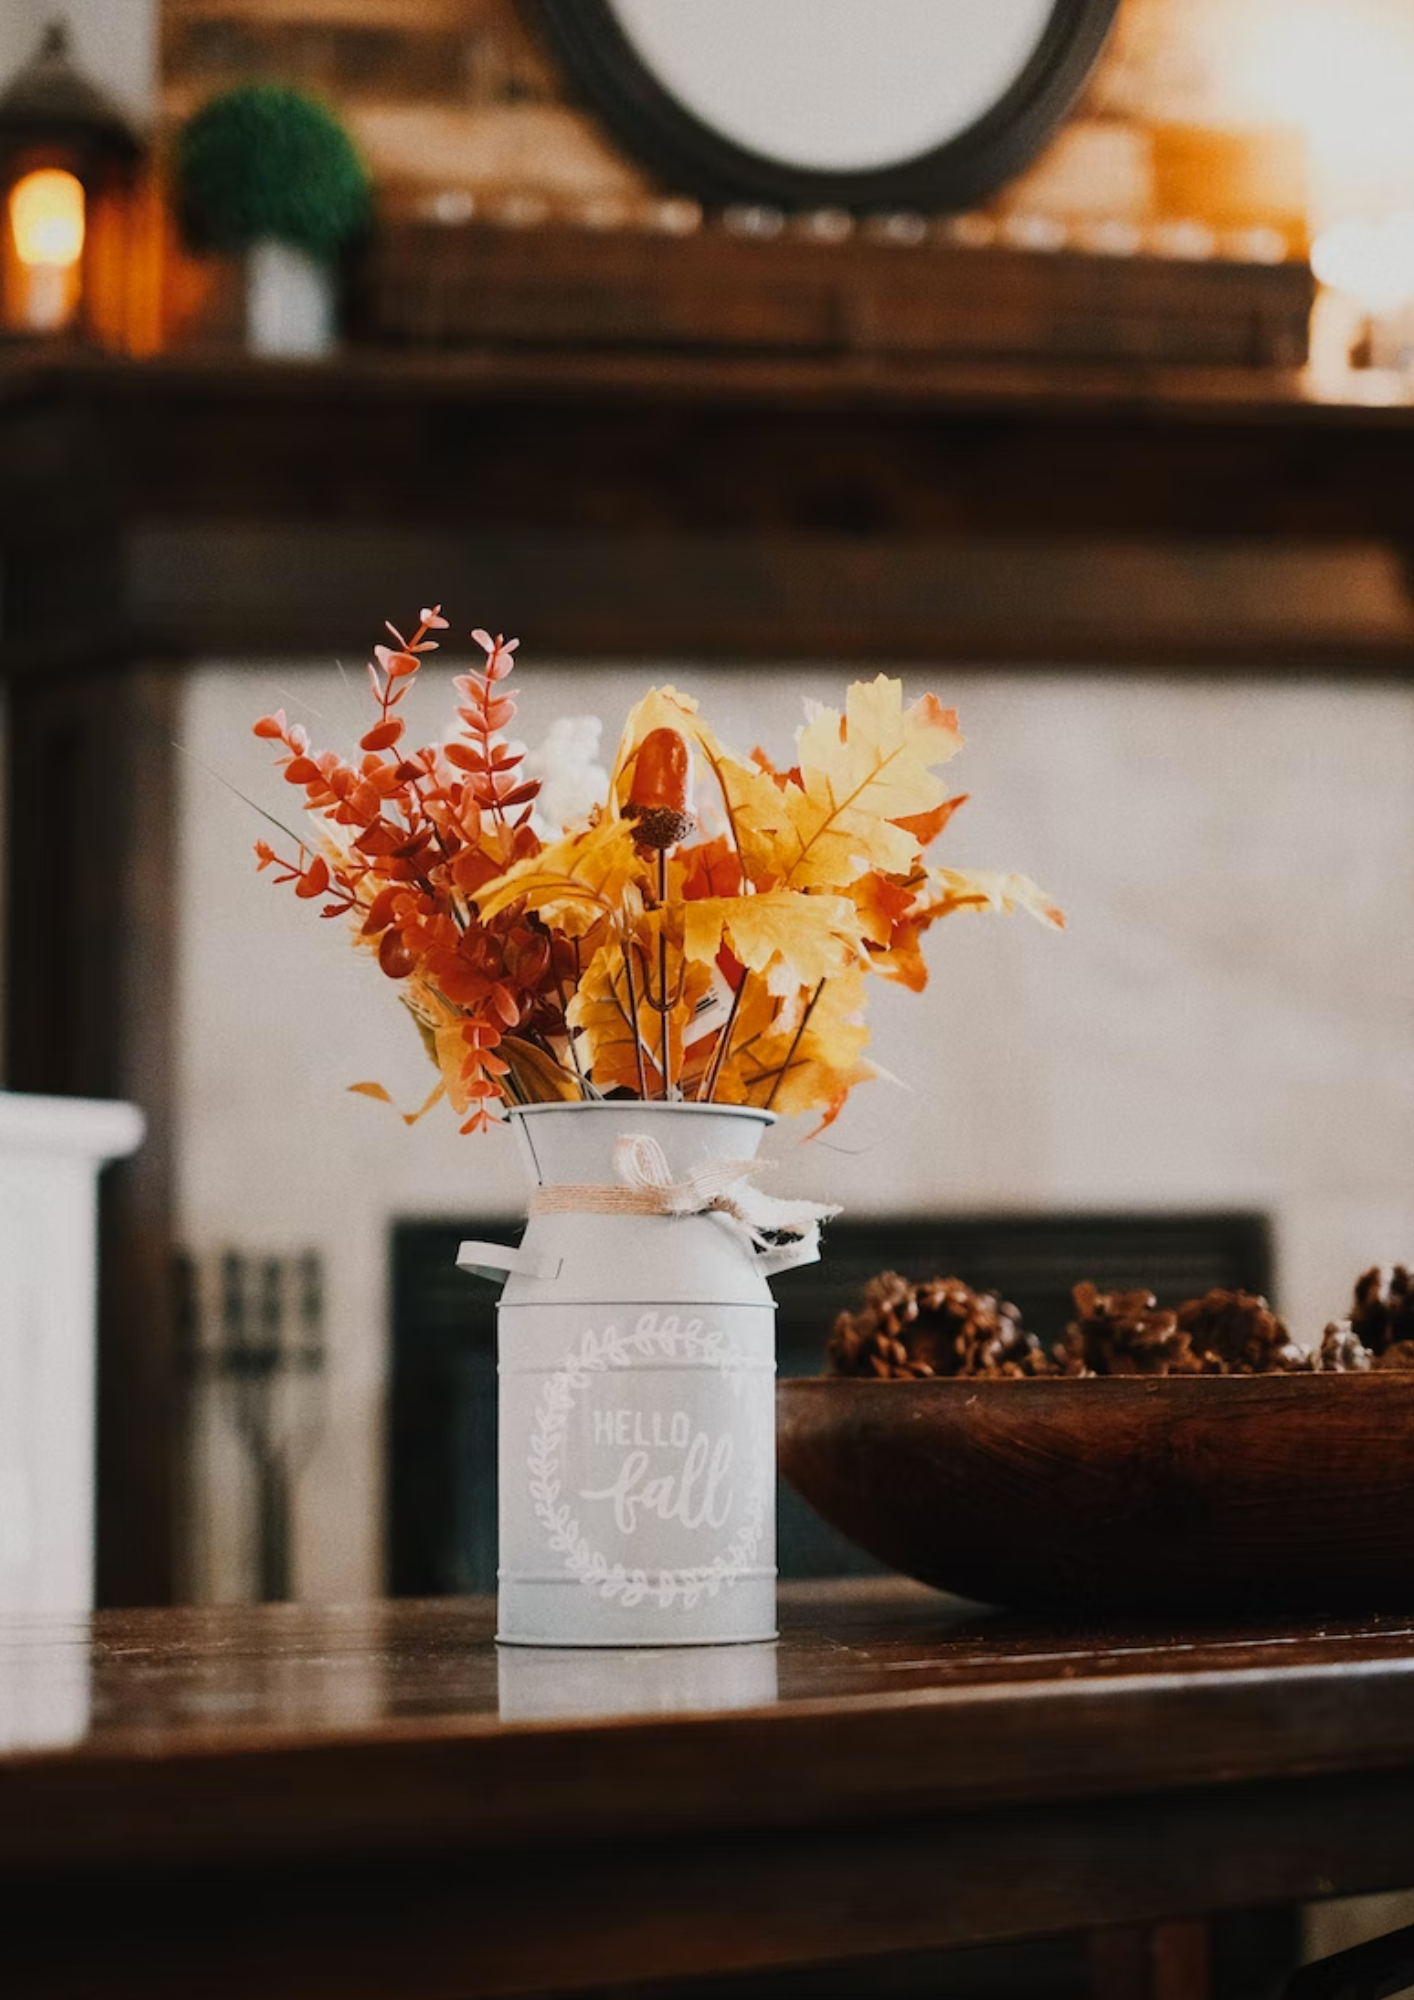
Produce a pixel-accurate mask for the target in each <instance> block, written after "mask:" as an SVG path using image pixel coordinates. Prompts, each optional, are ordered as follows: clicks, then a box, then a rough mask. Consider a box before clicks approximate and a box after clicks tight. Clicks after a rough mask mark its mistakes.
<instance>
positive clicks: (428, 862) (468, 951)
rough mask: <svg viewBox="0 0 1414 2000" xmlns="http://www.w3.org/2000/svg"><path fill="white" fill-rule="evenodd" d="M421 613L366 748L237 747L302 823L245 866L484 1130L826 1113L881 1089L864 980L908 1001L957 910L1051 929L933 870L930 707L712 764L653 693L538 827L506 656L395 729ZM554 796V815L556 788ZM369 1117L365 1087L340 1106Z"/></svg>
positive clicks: (280, 729)
mask: <svg viewBox="0 0 1414 2000" xmlns="http://www.w3.org/2000/svg"><path fill="white" fill-rule="evenodd" d="M446 629H447V620H446V619H445V618H443V617H442V615H441V611H440V608H434V609H431V610H425V611H423V612H422V614H421V616H420V619H419V621H418V624H417V626H416V629H415V630H414V631H413V632H412V633H411V634H410V635H409V636H407V637H404V635H403V634H402V633H401V632H399V631H398V630H397V629H396V628H395V627H393V626H391V625H390V626H389V627H388V631H389V635H390V639H391V643H390V644H386V645H380V646H378V647H376V648H375V649H374V658H373V660H372V661H371V662H370V664H369V669H368V672H369V680H370V683H371V686H372V691H373V701H374V705H375V714H374V716H373V719H372V722H371V724H370V727H369V728H368V729H367V731H366V732H365V733H364V735H363V737H362V739H361V741H360V743H359V747H358V752H357V754H356V755H354V756H352V757H348V758H345V757H341V756H339V755H337V754H336V753H335V752H333V751H322V752H316V751H314V750H313V749H312V748H311V746H310V742H309V738H308V735H307V733H306V731H305V730H304V729H303V728H302V727H301V726H300V725H299V724H298V723H290V722H288V721H287V720H286V718H285V715H284V713H283V712H280V713H278V714H275V715H267V716H264V717H262V718H261V720H260V721H259V722H257V723H256V725H255V733H256V735H257V736H259V737H262V738H266V739H268V740H269V741H270V742H272V743H275V744H278V746H279V755H280V761H281V764H282V766H283V772H284V777H285V780H286V782H287V783H288V784H290V785H292V786H294V787H295V788H296V789H297V790H298V791H300V792H301V793H302V794H303V800H304V807H305V810H306V812H307V813H308V814H309V815H310V816H311V818H312V819H313V821H314V822H315V825H316V827H317V829H318V830H317V833H316V834H315V836H314V837H313V838H306V839H303V840H302V839H300V837H299V836H297V835H295V834H289V835H288V836H287V837H288V840H289V842H290V843H291V844H292V845H291V847H290V850H289V851H288V852H286V853H278V852H277V851H276V850H275V848H273V847H272V846H271V845H270V843H269V842H268V841H264V840H262V841H260V842H258V843H257V846H256V853H257V856H258V857H259V864H260V867H261V868H269V869H273V870H274V871H275V876H276V879H277V880H278V881H280V882H282V883H286V884H289V885H291V886H292V887H293V888H294V891H295V894H296V895H297V896H299V897H301V898H303V899H305V900H306V901H308V902H310V903H312V904H317V905H318V906H319V910H320V914H321V915H322V916H323V917H326V918H331V919H337V918H343V919H345V920H346V921H347V922H348V923H350V924H351V926H352V928H353V935H354V938H355V941H356V942H357V943H358V944H360V945H361V946H363V947H365V948H366V949H367V950H368V951H369V953H370V954H371V955H372V956H374V957H376V959H377V962H378V965H379V967H380V968H381V970H382V972H383V973H384V975H385V976H386V977H387V978H388V979H390V980H392V981H393V982H394V983H395V984H396V986H397V987H398V989H399V992H400V995H401V998H402V1000H403V1002H404V1004H405V1006H406V1007H407V1009H408V1011H409V1013H410V1014H411V1015H412V1018H413V1020H414V1022H415V1023H416V1026H417V1030H418V1033H419V1034H420V1035H421V1037H422V1040H423V1044H424V1046H425V1048H426V1050H427V1053H428V1055H429V1057H430V1058H431V1060H432V1062H433V1063H434V1065H435V1066H436V1069H437V1071H438V1076H439V1080H438V1082H437V1084H436V1086H435V1088H434V1089H433V1091H432V1094H431V1096H430V1097H429V1098H428V1100H427V1102H426V1103H425V1104H424V1105H423V1106H422V1107H421V1109H420V1110H418V1111H415V1112H410V1113H406V1114H404V1115H405V1116H406V1117H407V1119H408V1122H409V1123H411V1122H412V1121H413V1120H414V1119H416V1118H419V1117H421V1116H422V1115H423V1113H424V1112H426V1111H428V1110H430V1109H431V1107H432V1106H433V1105H434V1104H435V1103H437V1102H438V1100H439V1099H441V1098H442V1097H444V1096H445V1097H446V1098H447V1099H448V1100H449V1101H450V1103H451V1105H452V1107H453V1109H454V1110H455V1111H456V1113H457V1114H458V1116H459V1117H460V1118H461V1119H463V1120H464V1123H463V1124H462V1127H461V1129H462V1130H463V1131H464V1132H474V1131H477V1130H480V1129H483V1128H484V1127H486V1126H487V1125H488V1124H490V1123H491V1122H492V1121H493V1119H495V1118H496V1117H497V1116H498V1115H499V1113H500V1112H502V1111H503V1110H504V1109H507V1108H509V1107H512V1106H516V1105H521V1104H531V1103H545V1102H574V1101H576V1100H593V1099H600V1098H616V1097H624V1096H627V1097H631V1098H641V1099H648V1098H656V1099H663V1100H668V1101H677V1102H699V1103H712V1102H716V1103H722V1104H749V1105H756V1106H759V1107H761V1108H763V1109H768V1110H774V1111H778V1112H803V1111H818V1112H821V1113H823V1120H824V1122H825V1123H828V1122H829V1121H830V1120H831V1119H832V1118H834V1117H835V1115H836V1114H837V1113H838V1111H839V1109H840V1107H841V1105H842V1104H843V1103H844V1100H845V1098H846V1096H847V1095H848V1093H849V1091H850V1090H851V1089H852V1087H853V1086H854V1085H855V1084H856V1083H858V1082H860V1081H862V1080H863V1079H865V1078H866V1077H869V1076H871V1075H873V1074H874V1072H873V1070H872V1069H871V1067H870V1065H869V1064H868V1062H867V1061H866V1060H865V1057H864V1050H865V1047H866V1044H867V1042H868V1038H869V1037H868V1029H867V1027H866V1025H865V1022H864V1018H863V1011H864V1002H865V981H866V978H867V977H868V976H869V975H871V974H872V975H876V976H877V977H879V978H882V979H887V980H891V981H894V982H895V983H897V984H899V985H902V986H905V987H909V988H912V989H913V990H915V991H917V990H919V989H921V988H922V987H923V985H924V984H925V983H926V980H927V971H926V968H925V966H924V962H923V957H922V953H921V948H920V940H921V938H922V936H923V933H924V932H925V931H926V930H928V929H929V927H930V926H931V925H933V924H934V923H936V922H937V921H938V920H939V919H940V918H943V917H947V916H952V915H954V914H956V913H958V912H960V911H964V910H999V911H1011V910H1013V909H1016V908H1023V909H1027V910H1029V911H1031V912H1032V913H1033V914H1034V915H1036V916H1037V917H1039V918H1041V919H1042V920H1043V921H1045V922H1047V923H1049V924H1053V925H1060V923H1061V922H1062V918H1061V916H1060V914H1059V912H1058V911H1056V910H1055V909H1054V908H1052V906H1051V905H1050V903H1049V902H1048V901H1047V899H1046V898H1045V897H1044V896H1043V895H1042V894H1041V892H1040V891H1039V890H1038V889H1037V888H1036V887H1035V885H1034V884H1033V883H1031V882H1030V881H1028V880H1026V879H1025V878H1024V877H1022V876H1018V875H1001V874H992V873H975V872H969V871H963V870H959V869H953V868H944V867H938V866H935V865H932V864H930V862H929V861H928V860H927V858H926V853H927V850H928V849H929V848H930V847H931V846H932V844H933V842H934V841H935V840H936V839H937V838H938V836H939V835H940V834H941V833H942V831H943V829H944V827H945V826H946V825H947V823H948V821H949V820H950V819H951V817H952V815H953V813H954V812H955V811H956V810H957V808H958V807H959V806H960V805H961V804H962V803H963V799H962V798H961V797H955V796H949V794H948V793H947V791H946V789H945V787H944V785H943V784H942V782H941V780H940V779H939V778H938V776H937V775H936V767H937V766H939V765H941V764H944V763H946V762H947V761H948V760H949V759H950V758H951V757H952V756H953V755H954V754H955V753H956V752H957V751H958V750H959V749H960V748H961V747H962V738H961V736H960V735H959V733H958V727H957V717H956V716H955V715H954V714H953V712H952V711H951V710H949V709H945V708H943V707H942V706H940V704H939V703H938V702H937V701H936V700H935V699H934V697H933V696H931V695H925V696H924V697H923V698H922V699H921V700H920V701H917V702H915V703H914V704H913V705H912V706H910V707H905V706H904V702H903V689H902V686H901V683H900V682H898V681H896V680H890V679H888V678H887V677H885V676H884V675H882V674H881V675H880V676H879V677H878V678H877V679H876V680H873V681H870V682H862V683H856V684H855V685H854V686H853V687H851V688H850V690H849V693H848V696H847V699H846V705H845V709H844V712H843V713H841V712H840V711H838V710H836V709H832V708H825V707H813V708H812V709H811V711H810V713H809V715H808V717H807V719H806V721H805V723H804V726H803V727H802V728H801V730H800V732H799V735H798V737H797V742H796V749H795V758H794V761H793V763H791V764H790V765H789V766H788V767H786V768H784V769H778V768H777V767H776V766H775V765H774V764H772V763H771V762H770V761H769V759H768V758H767V757H766V756H765V754H764V753H763V752H762V751H761V750H753V751H752V753H751V754H750V756H748V757H742V756H738V755H736V754H734V753H733V752H732V751H730V750H728V749H726V748H724V747H723V745H722V744H721V743H720V742H718V740H717V738H716V737H715V736H714V735H713V733H712V731H711V730H710V729H709V728H708V726H707V724H706V722H705V721H704V720H703V718H702V717H701V715H700V714H699V713H698V709H697V704H696V703H695V702H694V701H692V700H691V699H689V697H687V696H686V695H683V694H679V693H677V692H676V691H675V690H674V689H672V688H670V687H665V688H655V689H653V690H652V691H651V692H650V693H648V694H647V695H646V696H645V697H644V699H643V700H642V701H641V702H639V704H638V706H637V707H636V708H635V709H634V710H633V712H632V713H631V714H630V716H629V718H628V721H627V724H626V726H625V729H624V732H623V736H622V739H621V741H620V743H619V746H618V750H617V753H616V755H615V757H614V760H613V765H612V768H611V769H610V770H609V771H608V772H607V774H606V776H607V782H606V784H605V786H604V790H603V796H602V798H601V799H600V800H599V801H598V803H596V804H594V805H593V806H591V807H590V809H589V810H588V811H587V812H585V813H583V814H582V815H581V816H579V817H578V818H577V819H575V820H572V821H571V823H569V824H567V825H554V824H548V825H547V824H545V823H544V821H543V819H542V817H541V808H542V803H543V802H542V800H541V797H540V794H541V781H540V780H539V779H538V778H536V777H534V776H531V775H529V774H528V766H527V760H526V753H525V751H524V750H523V749H522V748H521V747H520V746H518V745H517V744H516V743H515V742H514V741H513V740H512V739H511V737H510V735H509V734H508V732H509V731H510V730H511V728H512V725H513V722H514V717H515V697H514V695H513V693H512V691H511V688H510V684H509V683H510V676H511V673H512V669H513V667H514V665H515V651H516V645H517V642H516V641H515V640H514V639H502V638H495V639H493V638H491V637H490V636H489V635H488V634H487V633H485V632H483V631H477V632H474V633H473V634H472V638H473V640H474V642H475V643H476V645H477V646H478V647H479V648H480V649H481V653H482V655H484V660H483V662H482V664H481V665H480V666H479V667H478V668H477V670H476V671H473V672H469V673H465V674H462V675H459V676H458V677H457V678H456V680H455V681H454V683H453V685H454V687H455V689H456V692H457V695H458V697H459V701H458V706H457V709H456V719H455V724H454V725H453V727H452V728H451V729H449V730H448V731H447V732H446V734H445V736H444V739H443V740H441V741H439V742H436V743H430V744H424V745H423V746H422V747H421V748H418V749H412V748H410V747H408V745H407V743H406V741H405V728H404V720H403V717H402V716H401V715H400V714H399V709H400V706H401V704H402V702H403V700H404V698H405V696H406V695H407V692H408V690H409V688H411V687H412V685H413V683H414V681H415V679H416V677H417V675H418V674H419V673H420V672H422V671H423V669H424V665H425V662H426V660H427V656H428V655H429V654H431V653H433V652H435V651H436V650H437V647H438V643H439V642H438V641H437V640H436V639H435V638H434V637H433V636H432V635H433V634H434V633H437V632H442V631H445V630H446ZM547 798H548V792H547ZM353 1088H354V1089H356V1090H360V1091H362V1092H364V1093H365V1094H367V1095H369V1096H374V1097H378V1098H384V1099H386V1098H387V1092H386V1091H385V1090H383V1088H382V1086H381V1085H378V1084H375V1083H363V1084H356V1085H354V1086H353Z"/></svg>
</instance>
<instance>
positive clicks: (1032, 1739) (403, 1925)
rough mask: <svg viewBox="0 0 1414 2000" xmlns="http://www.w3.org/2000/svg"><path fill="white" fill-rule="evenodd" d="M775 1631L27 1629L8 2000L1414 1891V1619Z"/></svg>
mask: <svg viewBox="0 0 1414 2000" xmlns="http://www.w3.org/2000/svg"><path fill="white" fill-rule="evenodd" d="M781 1625H782V1636H781V1639H780V1642H779V1644H778V1645H775V1646H751V1647H733V1648H714V1649H710V1650H709V1649H684V1650H682V1651H677V1652H620V1653H609V1652H602V1653H566V1652H556V1653H550V1652H542V1651H517V1650H510V1649H506V1650H502V1651H499V1652H498V1651H497V1649H496V1647H495V1645H494V1643H493V1640H492V1611H491V1607H490V1606H489V1605H488V1604H486V1603H483V1602H477V1601H467V1602H450V1601H449V1602H440V1603H384V1604H373V1605H368V1606H364V1607H361V1608H356V1609H346V1610H324V1609H315V1608H312V1607H300V1606H267V1607H261V1608H255V1609H223V1610H186V1611H150V1612H136V1613H107V1614H102V1615H100V1616H99V1617H97V1618H96V1619H94V1620H93V1621H92V1622H91V1624H90V1622H89V1621H88V1620H67V1621H63V1620H60V1621H55V1620H48V1621H46V1620H33V1619H31V1620H21V1619H11V1620H9V1621H0V1746H3V1747H0V1885H3V1887H4V1888H5V1889H6V1890H8V1891H9V1892H10V1893H9V1894H8V1895H7V1896H6V1898H5V1904H4V1906H5V1909H6V1926H7V1929H6V1961H5V1963H6V1978H7V1985H6V1996H7V2000H10V1996H11V1995H12V1994H13V1995H14V1996H15V2000H27V1996H29V1995H34V1996H36V2000H40V1996H42V2000H68V1996H74V2000H97V1996H100V1995H101V1996H102V2000H163V1996H169V2000H189V1996H190V1995H191V1994H192V1993H194V1992H199V1993H200V1994H201V1996H202V2000H249V1995H250V1994H251V1993H253V1992H259V1993H260V1994H261V1995H262V1996H263V2000H311V1996H314V2000H335V1996H337V2000H406V1996H407V1995H408V1994H409V1993H414V1992H415V1993H417V1994H418V1995H419V1996H421V2000H511V1996H516V1995H520V1996H528V1995H532V1994H566V1993H584V1994H587V1993H590V1992H598V1993H600V1994H602V1992H603V1989H605V1988H606V1987H609V1988H614V1987H617V1986H618V1985H619V1984H620V1983H622V1982H626V1981H628V1982H631V1981H633V1980H663V1979H667V1980H680V1979H682V1978H684V1977H690V1976H692V1975H695V1974H701V1973H703V1972H715V1973H732V1972H740V1971H746V1970H750V1969H753V1968H756V1969H766V1968H771V1967H782V1968H783V1967H792V1966H794V1967H808V1966H812V1965H817V1964H823V1963H833V1962H839V1961H842V1960H848V1959H861V1960H862V1959H868V1958H873V1957H875V1956H877V1955H878V1954H882V1953H896V1952H908V1951H922V1952H933V1951H938V1950H947V1949H950V1948H953V1947H956V1946H959V1945H976V1944H984V1943H988V1942H992V1941H997V1940H1016V1939H1024V1938H1041V1937H1047V1936H1053V1935H1055V1934H1057V1933H1061V1932H1076V1931H1081V1930H1089V1929H1096V1928H1103V1927H1107V1926H1117V1925H1118V1926H1134V1925H1145V1924H1152V1923H1155V1922H1163V1921H1167V1920H1168V1919H1172V1918H1177V1919H1188V1918H1190V1917H1197V1916H1201V1915H1204V1914H1208V1913H1215V1912H1218V1911H1222V1910H1240V1909H1248V1908H1257V1907H1260V1906H1277V1905H1282V1904H1286V1905H1290V1904H1294V1903H1299V1902H1304V1901H1308V1900H1310V1899H1312V1898H1315V1897H1320V1896H1329V1895H1338V1894H1348V1893H1355V1892H1357V1891H1361V1890H1369V1889H1381V1888H1395V1887H1402V1886H1406V1885H1407V1884H1409V1883H1410V1882H1414V1616H1411V1618H1410V1619H1408V1620H1405V1619H1397V1618H1388V1617H1386V1618H1380V1619H1376V1620H1372V1621H1369V1622H1364V1623H1348V1622H1329V1623H1313V1622H1310V1621H1308V1622H1305V1623H1301V1624H1296V1623H1292V1624H1289V1625H1272V1626H1262V1627H1257V1626H1253V1627H1250V1628H1246V1629H1236V1628H1233V1627H1227V1628H1223V1629H1218V1628H1213V1629H1207V1630H1199V1629H1196V1628H1188V1629H1184V1630H1181V1631H1180V1630H1167V1631H1166V1630H1162V1629H1160V1628H1158V1627H1155V1626H1152V1625H1150V1626H1144V1627H1139V1626H1132V1627H1128V1628H1123V1629H1121V1628H1118V1627H1116V1628H1113V1629H1109V1630H1105V1631H1100V1630H1095V1629H1086V1628H1085V1627H1084V1626H1082V1625H1074V1626H1070V1627H1062V1626H1059V1625H1052V1626H1043V1625H1040V1624H1038V1623H1035V1622H1022V1621H1019V1620H1014V1619H1010V1618H1007V1617H1004V1616H999V1615H989V1614H986V1613H982V1612H979V1611H977V1610H975V1609H972V1608H969V1607H967V1606H964V1605H961V1604H959V1603H958V1602H956V1601H955V1600H950V1599H947V1598H944V1597H939V1596H936V1595H933V1594H931V1593H929V1592H926V1591H922V1590H919V1589H916V1588H914V1587H912V1586H909V1585H904V1584H900V1583H895V1582H882V1583H877V1584H876V1583H853V1584H824V1585H814V1586H798V1587H792V1588H787V1589H786V1590H784V1591H783V1592H782V1618H781ZM56 1898H58V1899H60V1900H59V1901H58V1902H57V1903H56ZM56 1908H57V1909H61V1910H63V1911H70V1910H82V1912H83V1921H82V1922H72V1921H69V1920H67V1919H65V1920H63V1921H57V1922H56V1920H55V1911H56ZM1180 1928H1182V1926H1180Z"/></svg>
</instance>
